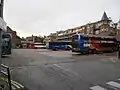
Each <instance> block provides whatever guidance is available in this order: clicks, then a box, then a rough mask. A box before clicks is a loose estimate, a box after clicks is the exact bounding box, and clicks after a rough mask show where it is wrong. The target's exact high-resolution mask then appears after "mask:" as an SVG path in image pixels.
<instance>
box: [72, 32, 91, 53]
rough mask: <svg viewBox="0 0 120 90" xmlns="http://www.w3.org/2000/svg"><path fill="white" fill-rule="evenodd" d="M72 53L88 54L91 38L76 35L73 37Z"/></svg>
mask: <svg viewBox="0 0 120 90" xmlns="http://www.w3.org/2000/svg"><path fill="white" fill-rule="evenodd" d="M72 52H78V53H82V54H84V53H88V52H89V37H88V35H83V34H75V35H73V36H72Z"/></svg>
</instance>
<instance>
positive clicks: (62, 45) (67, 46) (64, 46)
mask: <svg viewBox="0 0 120 90" xmlns="http://www.w3.org/2000/svg"><path fill="white" fill-rule="evenodd" d="M46 48H47V49H51V50H71V49H72V42H70V41H50V42H46Z"/></svg>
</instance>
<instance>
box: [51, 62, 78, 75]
mask: <svg viewBox="0 0 120 90" xmlns="http://www.w3.org/2000/svg"><path fill="white" fill-rule="evenodd" d="M53 65H54V66H55V67H58V68H60V69H63V70H64V71H66V72H69V73H71V74H73V75H75V76H78V77H80V75H79V74H78V73H75V72H72V71H70V70H69V69H65V68H64V67H62V66H60V65H58V64H53Z"/></svg>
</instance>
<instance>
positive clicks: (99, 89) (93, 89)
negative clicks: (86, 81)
mask: <svg viewBox="0 0 120 90" xmlns="http://www.w3.org/2000/svg"><path fill="white" fill-rule="evenodd" d="M90 89H91V90H107V89H105V88H103V87H101V86H94V87H90Z"/></svg>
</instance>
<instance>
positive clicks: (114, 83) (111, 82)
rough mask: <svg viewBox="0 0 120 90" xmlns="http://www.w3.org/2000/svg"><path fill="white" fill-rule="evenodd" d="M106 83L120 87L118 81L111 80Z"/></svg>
mask: <svg viewBox="0 0 120 90" xmlns="http://www.w3.org/2000/svg"><path fill="white" fill-rule="evenodd" d="M106 84H108V85H111V86H113V87H116V88H120V84H119V83H116V82H113V81H110V82H108V83H106Z"/></svg>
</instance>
